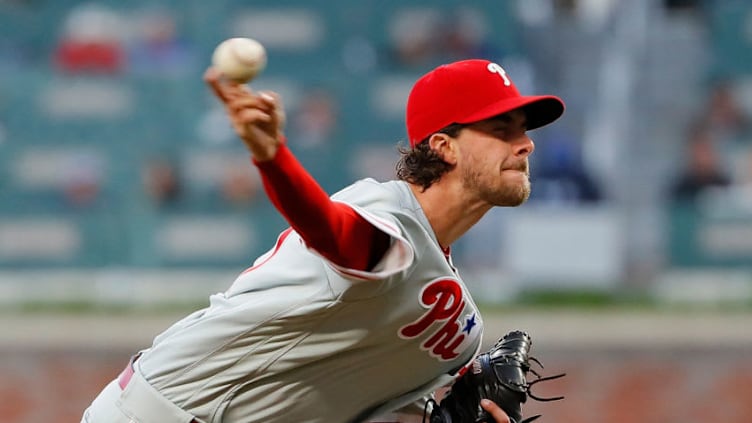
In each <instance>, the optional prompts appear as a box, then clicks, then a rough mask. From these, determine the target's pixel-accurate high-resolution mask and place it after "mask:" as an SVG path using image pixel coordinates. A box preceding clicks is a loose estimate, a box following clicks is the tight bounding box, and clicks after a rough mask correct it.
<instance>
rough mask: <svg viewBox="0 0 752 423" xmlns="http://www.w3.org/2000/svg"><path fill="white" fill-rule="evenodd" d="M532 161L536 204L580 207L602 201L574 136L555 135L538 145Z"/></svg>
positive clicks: (533, 194)
mask: <svg viewBox="0 0 752 423" xmlns="http://www.w3.org/2000/svg"><path fill="white" fill-rule="evenodd" d="M531 161H532V167H533V169H532V170H531V171H532V172H533V174H532V183H533V186H534V188H533V190H532V194H531V198H530V200H531V201H532V202H536V203H548V204H556V205H562V204H569V205H576V204H585V203H596V202H599V201H601V199H602V194H601V190H600V188H599V186H598V184H596V182H595V181H594V179H593V178H592V177H591V176H590V174H589V172H588V170H587V169H586V168H585V165H584V163H583V160H582V154H581V151H580V146H579V144H578V143H577V142H576V140H575V139H574V138H573V137H571V136H569V135H567V134H566V133H564V132H553V133H552V135H551V136H549V137H548V139H545V140H544V141H542V142H540V143H538V149H537V151H536V153H535V156H533V157H532V158H531Z"/></svg>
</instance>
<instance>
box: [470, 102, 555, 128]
mask: <svg viewBox="0 0 752 423" xmlns="http://www.w3.org/2000/svg"><path fill="white" fill-rule="evenodd" d="M516 109H522V110H524V111H525V114H526V116H527V129H528V130H531V129H536V128H540V127H541V126H545V125H548V124H549V123H552V122H553V121H555V120H556V119H558V118H559V117H561V115H562V114H564V102H563V101H562V100H561V99H560V98H559V97H556V96H553V95H539V96H521V97H515V98H510V99H504V100H500V101H498V102H496V103H494V104H491V105H490V106H487V107H484V108H483V109H481V110H477V111H475V112H474V113H472V114H470V115H469V116H467V117H464V118H463V119H461V120H459V121H457V123H472V122H478V121H481V120H485V119H489V118H492V117H494V116H498V115H500V114H504V113H507V112H511V111H512V110H516Z"/></svg>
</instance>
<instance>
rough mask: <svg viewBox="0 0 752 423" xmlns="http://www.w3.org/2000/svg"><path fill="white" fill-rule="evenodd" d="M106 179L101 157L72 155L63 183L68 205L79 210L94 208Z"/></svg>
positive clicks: (66, 167)
mask: <svg viewBox="0 0 752 423" xmlns="http://www.w3.org/2000/svg"><path fill="white" fill-rule="evenodd" d="M104 177H105V175H104V163H103V162H102V157H101V156H99V155H97V154H94V153H88V152H80V153H75V154H71V156H70V157H69V158H68V159H67V163H65V165H64V173H63V175H62V178H63V180H62V181H61V182H62V191H63V195H64V198H65V202H66V204H68V205H69V206H72V207H75V208H78V209H85V208H91V207H94V206H95V205H96V204H97V202H98V201H99V199H100V194H101V192H102V184H103V183H104Z"/></svg>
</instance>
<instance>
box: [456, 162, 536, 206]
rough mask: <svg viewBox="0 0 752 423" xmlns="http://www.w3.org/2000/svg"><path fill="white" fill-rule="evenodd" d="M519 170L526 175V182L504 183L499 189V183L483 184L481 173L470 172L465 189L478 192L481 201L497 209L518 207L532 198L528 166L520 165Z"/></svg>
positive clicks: (467, 175)
mask: <svg viewBox="0 0 752 423" xmlns="http://www.w3.org/2000/svg"><path fill="white" fill-rule="evenodd" d="M513 170H518V171H520V172H523V173H524V174H525V176H526V177H525V180H524V182H515V183H510V182H504V181H502V182H501V183H502V186H501V187H499V183H500V182H499V181H498V180H495V181H493V182H494V183H483V182H482V181H483V178H482V175H481V174H480V173H477V172H473V171H472V170H470V171H468V172H467V174H466V175H465V178H464V179H465V183H464V187H465V189H470V190H476V191H477V192H478V195H479V197H480V198H481V199H483V200H485V201H486V202H488V203H489V204H491V205H493V206H497V207H517V206H520V205H522V204H524V203H525V201H527V199H528V198H530V191H531V187H530V172H529V170H528V167H527V165H526V164H525V165H520V166H519V168H515V169H513Z"/></svg>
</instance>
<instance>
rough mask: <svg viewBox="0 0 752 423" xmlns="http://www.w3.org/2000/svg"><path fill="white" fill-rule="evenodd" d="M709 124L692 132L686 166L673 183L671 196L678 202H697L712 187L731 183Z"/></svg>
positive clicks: (725, 185)
mask: <svg viewBox="0 0 752 423" xmlns="http://www.w3.org/2000/svg"><path fill="white" fill-rule="evenodd" d="M714 141H715V140H714V138H713V137H712V134H711V133H710V132H709V130H708V128H705V127H700V128H694V129H693V130H692V131H691V133H690V134H689V143H688V145H687V151H686V154H687V157H686V160H687V161H686V163H685V165H684V168H683V169H682V170H681V172H680V173H679V175H678V177H677V179H676V182H675V183H674V184H673V186H672V187H671V197H672V199H673V200H674V202H677V203H694V202H695V201H696V200H697V199H698V197H699V196H700V195H701V194H703V193H704V192H706V191H707V190H708V189H709V188H723V187H728V186H729V185H730V184H731V177H730V176H729V174H728V172H727V171H726V169H724V164H723V163H722V161H721V159H720V155H719V153H718V151H717V150H716V148H717V147H716V145H715V142H714Z"/></svg>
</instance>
